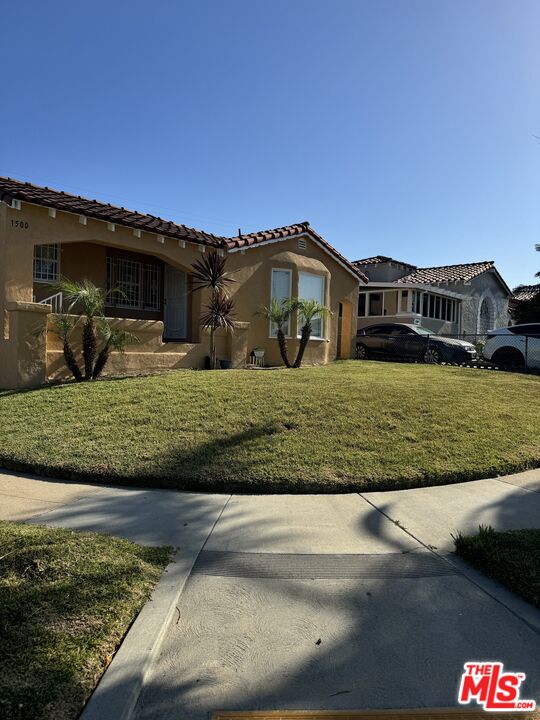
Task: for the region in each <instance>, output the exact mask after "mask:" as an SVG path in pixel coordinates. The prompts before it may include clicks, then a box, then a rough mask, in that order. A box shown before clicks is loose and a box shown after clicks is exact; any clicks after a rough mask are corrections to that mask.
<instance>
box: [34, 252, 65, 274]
mask: <svg viewBox="0 0 540 720" xmlns="http://www.w3.org/2000/svg"><path fill="white" fill-rule="evenodd" d="M59 277H60V246H59V245H34V280H35V281H36V282H56V281H57V280H58V278H59Z"/></svg>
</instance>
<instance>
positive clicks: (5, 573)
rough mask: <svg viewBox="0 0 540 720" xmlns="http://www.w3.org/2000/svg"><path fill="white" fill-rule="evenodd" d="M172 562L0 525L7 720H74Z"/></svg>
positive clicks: (156, 553) (102, 539)
mask: <svg viewBox="0 0 540 720" xmlns="http://www.w3.org/2000/svg"><path fill="white" fill-rule="evenodd" d="M168 557H169V549H168V548H147V547H140V546H138V545H134V544H133V543H130V542H128V541H127V540H120V539H119V538H113V537H109V536H105V535H97V534H95V533H75V532H73V531H70V530H52V529H50V528H44V527H34V526H31V525H21V524H17V523H8V522H0V635H1V637H2V648H1V652H0V717H2V718H10V720H44V719H47V720H72V719H73V720H74V719H75V718H77V717H78V716H79V714H80V712H81V709H82V707H83V705H84V703H85V702H86V700H87V699H88V697H89V696H90V694H91V692H92V690H93V688H94V687H95V685H96V683H97V681H98V680H99V678H100V676H101V675H102V673H103V671H104V670H105V668H106V667H107V664H108V663H109V662H110V660H111V656H112V655H113V653H114V652H115V649H116V647H117V646H118V644H119V643H120V641H121V639H122V637H123V636H124V634H125V632H126V631H127V630H128V628H129V626H130V624H131V622H132V621H133V620H134V618H135V616H136V615H137V613H138V612H139V610H140V609H141V607H142V606H143V605H144V603H145V601H146V599H147V598H148V596H149V594H150V591H151V589H152V587H153V586H154V585H155V583H156V581H157V580H158V579H159V576H160V575H161V572H162V570H163V568H164V567H165V565H166V563H167V561H168Z"/></svg>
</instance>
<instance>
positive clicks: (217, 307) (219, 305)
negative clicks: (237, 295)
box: [200, 290, 234, 369]
mask: <svg viewBox="0 0 540 720" xmlns="http://www.w3.org/2000/svg"><path fill="white" fill-rule="evenodd" d="M233 310H234V300H233V299H232V298H230V297H228V296H227V295H226V294H225V293H224V292H223V290H215V291H214V292H213V293H212V295H211V296H210V301H209V303H208V305H206V307H205V308H204V311H205V312H203V314H202V315H201V320H200V322H201V325H202V327H203V328H206V329H207V330H210V367H211V368H212V369H215V367H216V343H215V333H216V330H219V329H220V328H223V329H225V330H227V331H230V332H234V319H233Z"/></svg>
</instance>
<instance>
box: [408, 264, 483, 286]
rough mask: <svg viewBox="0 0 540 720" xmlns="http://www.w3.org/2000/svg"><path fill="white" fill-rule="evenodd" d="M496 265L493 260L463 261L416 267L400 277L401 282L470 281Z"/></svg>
mask: <svg viewBox="0 0 540 720" xmlns="http://www.w3.org/2000/svg"><path fill="white" fill-rule="evenodd" d="M494 265H495V263H494V261H493V260H485V261H484V262H476V263H463V264H462V265H441V266H439V267H429V268H416V270H413V272H411V273H409V274H408V275H405V277H402V278H400V279H399V280H397V282H400V283H421V284H423V285H433V284H436V283H449V282H468V281H469V280H472V279H473V278H475V277H476V276H477V275H481V274H482V273H483V272H486V270H491V268H493V267H494Z"/></svg>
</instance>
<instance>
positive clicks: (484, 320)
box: [478, 297, 493, 335]
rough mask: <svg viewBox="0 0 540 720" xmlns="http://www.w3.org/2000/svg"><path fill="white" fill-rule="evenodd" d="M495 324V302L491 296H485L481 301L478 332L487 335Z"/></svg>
mask: <svg viewBox="0 0 540 720" xmlns="http://www.w3.org/2000/svg"><path fill="white" fill-rule="evenodd" d="M492 325H493V303H492V301H491V299H490V298H488V297H485V298H483V299H482V302H481V303H480V309H479V311H478V334H479V335H486V334H487V333H488V332H489V330H491V326H492Z"/></svg>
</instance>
